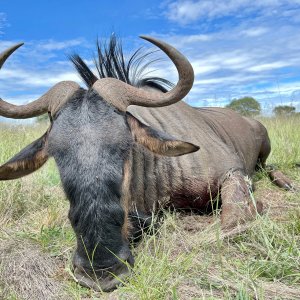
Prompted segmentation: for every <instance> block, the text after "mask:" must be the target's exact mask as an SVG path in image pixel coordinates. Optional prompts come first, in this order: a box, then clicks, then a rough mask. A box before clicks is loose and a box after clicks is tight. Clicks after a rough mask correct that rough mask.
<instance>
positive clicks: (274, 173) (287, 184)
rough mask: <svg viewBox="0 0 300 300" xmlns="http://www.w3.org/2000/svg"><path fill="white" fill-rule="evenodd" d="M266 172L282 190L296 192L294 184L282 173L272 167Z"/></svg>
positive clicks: (267, 168)
mask: <svg viewBox="0 0 300 300" xmlns="http://www.w3.org/2000/svg"><path fill="white" fill-rule="evenodd" d="M266 171H267V173H268V175H269V177H270V179H271V180H272V182H273V183H274V184H275V185H277V186H278V187H280V188H283V189H285V190H287V191H294V190H296V187H295V186H294V184H293V182H292V181H291V180H290V179H289V178H288V177H287V176H286V175H284V174H283V173H282V172H281V171H279V170H275V169H273V168H271V167H270V166H267V167H266Z"/></svg>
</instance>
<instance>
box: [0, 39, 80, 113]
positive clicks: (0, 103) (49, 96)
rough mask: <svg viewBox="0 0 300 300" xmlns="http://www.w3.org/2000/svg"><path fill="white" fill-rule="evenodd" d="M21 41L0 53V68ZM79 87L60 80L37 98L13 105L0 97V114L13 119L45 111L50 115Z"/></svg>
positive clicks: (73, 83) (70, 82)
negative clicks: (23, 103)
mask: <svg viewBox="0 0 300 300" xmlns="http://www.w3.org/2000/svg"><path fill="white" fill-rule="evenodd" d="M22 45H23V43H19V44H16V45H15V46H12V47H10V48H9V49H7V50H5V51H4V52H2V53H0V69H1V67H2V65H3V64H4V62H5V61H6V59H7V58H8V57H9V56H10V55H11V54H12V53H13V52H14V51H15V50H16V49H18V48H19V47H20V46H22ZM78 88H79V85H78V84H77V83H76V82H73V81H62V82H59V83H57V84H56V85H55V86H54V87H52V88H51V89H50V90H49V91H48V92H47V93H46V94H44V95H43V96H41V97H40V98H39V99H37V100H35V101H33V102H30V103H28V104H25V105H19V106H18V105H13V104H10V103H8V102H6V101H4V100H2V99H1V98H0V116H3V117H7V118H14V119H26V118H32V117H36V116H39V115H41V114H43V113H46V112H47V111H51V113H52V115H54V113H55V112H56V111H57V110H58V108H59V107H60V106H61V105H62V104H63V103H65V102H66V100H67V99H68V98H69V97H70V96H71V95H72V94H73V93H74V92H75V91H76V90H77V89H78Z"/></svg>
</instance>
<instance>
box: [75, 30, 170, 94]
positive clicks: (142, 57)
mask: <svg viewBox="0 0 300 300" xmlns="http://www.w3.org/2000/svg"><path fill="white" fill-rule="evenodd" d="M96 46H97V56H96V57H94V64H95V67H96V70H97V73H98V74H97V75H98V77H97V76H96V75H95V74H94V73H93V71H92V70H91V69H90V68H89V67H88V66H87V64H86V63H85V62H84V61H83V59H82V58H81V57H80V56H79V55H78V54H73V55H71V56H70V57H69V58H70V60H71V62H72V63H73V64H74V66H75V68H76V70H77V72H78V73H79V75H80V77H81V78H82V79H83V81H84V83H85V84H86V85H87V87H89V88H90V87H92V85H93V84H94V83H95V82H96V81H97V80H98V79H101V78H108V77H112V78H116V79H118V80H121V81H123V82H125V83H128V84H130V85H132V86H136V87H142V86H150V87H153V88H156V89H158V90H160V91H162V92H164V93H165V92H167V91H168V90H169V89H170V88H172V87H173V86H174V84H173V83H172V82H170V81H169V80H167V79H164V78H161V77H149V76H146V75H147V74H149V72H150V71H148V72H147V68H148V67H149V65H151V64H153V63H154V62H157V61H158V60H159V59H152V60H150V59H149V57H150V56H152V55H153V54H154V53H156V52H157V51H158V50H155V51H149V50H148V51H145V50H144V49H143V48H142V47H141V48H139V49H137V50H136V51H135V52H134V53H133V54H132V55H131V56H130V57H129V59H128V60H126V59H125V57H124V53H123V48H122V43H121V41H120V40H119V39H118V38H117V37H116V36H115V35H114V34H113V35H111V37H110V39H109V41H108V42H104V43H100V42H99V40H98V41H97V45H96Z"/></svg>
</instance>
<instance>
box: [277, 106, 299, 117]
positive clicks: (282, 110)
mask: <svg viewBox="0 0 300 300" xmlns="http://www.w3.org/2000/svg"><path fill="white" fill-rule="evenodd" d="M295 112H296V107H295V106H291V105H279V106H276V107H275V108H274V109H273V113H274V114H275V115H276V117H278V116H290V115H294V114H295Z"/></svg>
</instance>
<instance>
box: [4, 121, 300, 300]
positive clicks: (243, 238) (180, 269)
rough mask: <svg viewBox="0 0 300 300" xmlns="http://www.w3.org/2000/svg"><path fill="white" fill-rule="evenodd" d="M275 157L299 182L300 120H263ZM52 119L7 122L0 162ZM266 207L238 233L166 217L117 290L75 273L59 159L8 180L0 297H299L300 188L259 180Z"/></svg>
mask: <svg viewBox="0 0 300 300" xmlns="http://www.w3.org/2000/svg"><path fill="white" fill-rule="evenodd" d="M261 121H262V122H263V123H264V124H265V125H266V127H267V128H268V130H269V134H270V138H271V141H272V147H273V151H272V154H271V156H270V158H269V161H268V163H272V164H274V165H276V166H278V167H279V168H280V169H282V170H283V171H284V172H285V173H286V174H288V175H289V176H290V178H292V179H293V181H294V182H295V183H297V184H298V186H300V168H299V167H296V166H295V163H297V162H298V163H299V162H300V118H298V119H297V118H288V119H267V118H265V119H261ZM45 129H46V125H45V124H44V125H43V124H42V125H41V124H40V125H30V126H20V125H19V126H12V125H3V124H2V125H0V163H1V164H2V163H4V162H5V161H6V160H7V159H9V158H10V157H12V156H13V155H14V154H15V153H17V152H18V151H19V150H20V149H22V148H23V147H24V146H25V145H27V144H29V143H30V142H32V141H33V140H34V139H36V138H37V137H39V136H41V135H42V133H43V132H44V131H45ZM255 182H256V184H255V185H256V190H255V193H254V197H255V198H257V199H260V200H261V201H263V203H264V205H265V213H264V215H263V216H262V217H257V219H256V220H255V221H253V222H251V223H249V224H246V225H243V226H241V227H238V228H236V229H234V230H232V231H230V232H222V231H221V230H220V223H219V212H218V211H216V212H215V213H214V214H212V215H210V216H200V215H193V214H187V215H182V214H179V213H174V214H169V213H166V220H165V222H164V224H163V225H162V227H161V228H160V231H159V234H158V235H156V236H145V237H144V239H143V241H142V242H141V243H140V244H139V246H138V247H137V248H135V249H134V250H133V252H134V254H135V258H136V265H135V267H134V270H133V271H134V276H132V277H131V278H129V280H128V282H125V283H124V285H123V286H122V287H120V288H118V289H117V290H115V291H114V292H112V293H109V294H101V293H96V292H93V291H91V290H88V289H85V288H83V287H81V286H79V285H78V284H77V283H76V282H75V281H74V278H73V275H72V272H71V257H72V252H73V250H74V247H75V242H76V239H75V237H74V234H73V231H72V229H71V227H70V224H69V222H68V219H67V213H68V202H67V201H66V199H65V197H64V194H63V192H62V189H61V186H60V180H59V175H58V172H57V169H56V167H55V164H54V162H53V161H52V160H51V161H49V162H48V163H47V164H46V165H45V166H44V167H43V168H42V169H41V170H39V171H38V172H36V173H34V174H32V175H29V176H27V177H24V178H22V179H20V180H15V181H7V182H0V299H5V300H13V299H31V300H35V299H38V300H40V299H145V300H151V299H153V300H157V299H174V300H175V299H236V300H237V299H239V300H242V299H243V300H246V299H300V193H299V192H295V193H292V192H286V191H282V190H280V189H279V188H277V187H275V186H274V185H272V183H270V181H269V180H268V178H267V176H266V174H264V173H259V174H257V175H256V176H255Z"/></svg>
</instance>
